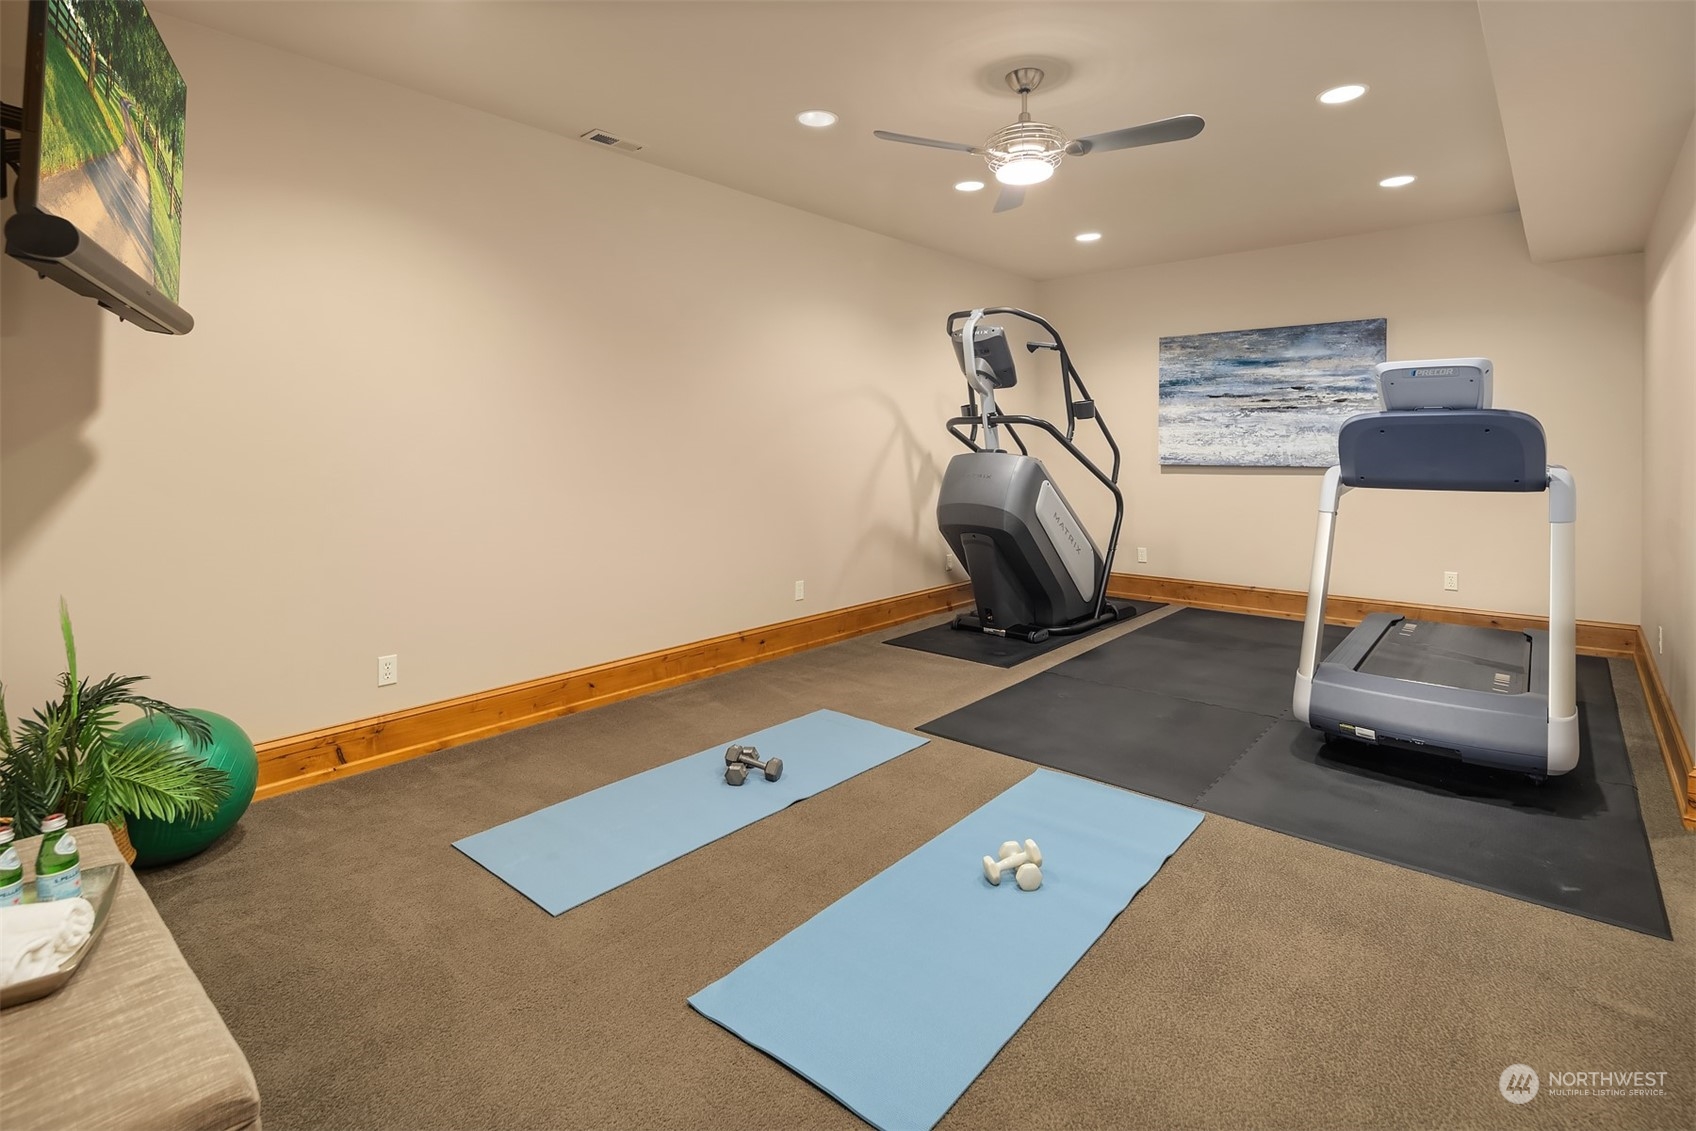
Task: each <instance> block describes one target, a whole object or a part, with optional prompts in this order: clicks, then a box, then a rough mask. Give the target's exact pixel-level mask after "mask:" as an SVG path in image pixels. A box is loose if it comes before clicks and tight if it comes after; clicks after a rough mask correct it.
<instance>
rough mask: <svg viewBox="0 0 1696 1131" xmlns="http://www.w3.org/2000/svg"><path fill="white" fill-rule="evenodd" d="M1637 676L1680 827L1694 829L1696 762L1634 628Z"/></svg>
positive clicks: (1644, 643) (1640, 633)
mask: <svg viewBox="0 0 1696 1131" xmlns="http://www.w3.org/2000/svg"><path fill="white" fill-rule="evenodd" d="M1635 658H1636V660H1637V679H1638V681H1639V682H1640V683H1642V684H1643V698H1644V699H1645V700H1646V701H1647V703H1648V706H1649V721H1650V722H1651V723H1653V724H1654V727H1655V737H1656V738H1657V739H1659V740H1660V743H1661V756H1662V757H1663V758H1665V759H1666V763H1667V777H1669V778H1671V779H1672V792H1673V796H1674V797H1676V798H1677V799H1678V811H1679V816H1680V817H1682V818H1683V819H1684V827H1685V828H1687V829H1692V830H1696V766H1693V764H1692V761H1691V756H1690V743H1689V741H1687V740H1686V738H1685V736H1684V730H1683V728H1682V727H1680V726H1679V725H1678V716H1677V715H1675V714H1674V713H1673V709H1672V700H1671V699H1670V698H1669V697H1668V696H1667V685H1666V684H1665V683H1663V682H1662V681H1661V669H1660V668H1659V667H1657V666H1656V665H1655V653H1654V652H1653V651H1652V650H1651V649H1650V647H1649V636H1648V634H1647V633H1645V632H1644V631H1643V630H1642V629H1641V628H1639V629H1638V630H1637V653H1636V657H1635Z"/></svg>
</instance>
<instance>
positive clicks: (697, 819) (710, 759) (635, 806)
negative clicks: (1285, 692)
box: [454, 711, 1040, 915]
mask: <svg viewBox="0 0 1696 1131" xmlns="http://www.w3.org/2000/svg"><path fill="white" fill-rule="evenodd" d="M732 741H734V742H740V743H741V744H742V745H744V746H755V747H758V748H759V751H760V757H761V758H772V757H778V758H782V759H783V776H782V777H781V778H779V779H778V780H777V781H774V782H770V781H766V780H765V778H764V777H763V776H761V774H760V773H759V771H757V770H756V771H754V773H753V774H752V776H751V777H750V778H749V779H748V782H747V784H746V785H741V786H733V785H729V784H727V783H726V782H725V780H724V749H725V746H729V745H730V742H726V743H725V744H724V746H715V747H713V748H712V749H710V750H703V751H701V752H700V753H699V754H691V755H690V756H689V757H687V758H679V759H678V760H677V761H675V762H669V763H667V764H666V765H663V766H657V767H655V768H654V769H652V770H648V771H646V772H644V773H640V774H637V775H635V776H634V777H628V778H625V779H624V780H622V781H616V782H613V783H612V784H611V785H604V786H602V787H601V788H599V789H596V790H591V791H590V792H588V793H585V794H582V795H580V796H578V797H573V798H570V799H568V800H566V801H561V802H560V803H559V804H557V805H550V806H548V807H547V808H546V809H540V810H538V811H536V812H534V813H531V814H530V815H528V816H525V817H519V818H518V819H517V820H514V821H508V822H507V823H506V824H504V825H496V826H495V827H494V828H492V829H489V830H487V831H485V832H480V833H476V834H475V835H472V836H468V837H466V838H465V839H463V840H458V841H455V842H454V847H455V848H457V849H459V850H460V851H461V852H463V853H465V854H466V855H467V856H469V857H471V859H473V860H475V861H477V863H479V864H481V865H483V867H485V868H487V869H488V870H489V871H491V872H493V873H494V874H495V875H496V876H498V877H499V878H500V879H502V880H505V881H506V882H507V883H508V884H511V885H512V886H513V887H514V888H517V889H518V891H519V892H521V893H522V894H523V895H524V896H525V897H527V898H528V899H530V900H531V901H532V902H534V903H535V904H536V905H537V906H539V907H540V908H542V910H544V911H546V912H547V913H548V914H549V915H558V914H560V913H562V912H565V911H569V910H571V909H572V908H573V907H576V906H577V905H578V904H579V903H587V902H589V901H590V900H591V899H594V898H595V897H596V896H597V895H602V894H604V893H606V892H609V891H611V890H612V889H613V888H616V887H618V886H620V885H621V884H627V883H629V882H630V881H631V880H633V879H635V878H636V877H637V876H640V875H642V874H644V873H646V872H651V871H653V870H654V869H655V868H658V867H659V866H660V865H661V864H666V863H669V862H670V861H672V860H676V859H677V858H678V857H679V856H683V855H686V854H688V853H690V852H693V851H695V850H696V849H697V848H700V847H701V846H702V845H705V844H711V843H712V842H713V841H715V840H717V839H718V838H719V837H722V836H728V835H729V834H730V833H733V832H735V831H736V830H737V829H740V828H744V827H746V826H748V825H751V824H753V823H754V822H755V821H758V820H760V819H761V818H762V817H769V816H771V815H772V814H773V813H776V812H778V811H779V810H781V809H785V808H788V807H789V806H790V805H793V804H794V803H795V802H797V801H800V800H802V799H804V798H808V797H811V796H812V795H813V794H815V793H821V792H823V791H824V790H827V789H829V788H830V787H831V786H833V785H837V784H840V783H841V782H845V781H847V780H848V779H849V778H851V777H853V776H854V775H856V774H861V773H864V772H865V771H867V770H869V769H871V768H872V767H873V766H880V765H882V764H883V763H885V762H887V761H889V760H890V759H891V758H895V757H899V756H900V755H902V754H905V753H907V751H909V750H914V749H917V748H918V747H920V746H923V745H924V744H925V743H926V742H927V741H929V740H928V739H925V738H921V737H919V736H918V735H913V734H908V733H907V732H906V731H904V730H895V729H894V728H893V727H886V726H880V725H879V724H877V723H869V722H867V721H866V720H864V719H856V718H855V717H853V716H852V715H844V714H841V713H840V712H837V711H814V712H813V713H812V714H810V715H802V716H801V717H800V718H798V719H790V720H789V721H788V722H786V723H779V724H777V725H776V726H774V727H767V728H766V729H765V730H762V731H756V732H754V733H753V734H749V735H744V736H742V737H741V738H737V739H733V740H732ZM1039 843H1040V842H1039ZM585 858H588V859H593V860H594V861H595V866H594V867H593V868H585V867H583V863H582V862H583V860H584V859H585Z"/></svg>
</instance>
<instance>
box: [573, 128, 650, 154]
mask: <svg viewBox="0 0 1696 1131" xmlns="http://www.w3.org/2000/svg"><path fill="white" fill-rule="evenodd" d="M577 136H578V137H580V138H582V139H583V140H584V141H586V142H589V143H590V144H591V145H604V146H606V147H607V148H608V149H616V150H618V151H619V152H620V153H635V152H636V151H637V150H639V149H641V148H642V143H641V142H639V141H626V140H625V139H624V138H621V137H615V136H613V135H612V134H609V133H607V131H605V130H590V131H589V132H588V133H583V134H578V135H577Z"/></svg>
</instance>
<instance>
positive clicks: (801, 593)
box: [795, 581, 807, 601]
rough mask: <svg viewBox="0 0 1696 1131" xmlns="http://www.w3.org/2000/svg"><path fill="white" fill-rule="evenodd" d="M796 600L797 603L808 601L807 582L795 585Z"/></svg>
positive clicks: (798, 582) (799, 582)
mask: <svg viewBox="0 0 1696 1131" xmlns="http://www.w3.org/2000/svg"><path fill="white" fill-rule="evenodd" d="M795 599H796V600H797V601H805V600H806V599H807V583H806V582H805V581H797V582H796V583H795Z"/></svg>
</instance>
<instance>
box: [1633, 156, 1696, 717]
mask: <svg viewBox="0 0 1696 1131" xmlns="http://www.w3.org/2000/svg"><path fill="white" fill-rule="evenodd" d="M1643 259H1644V264H1643V266H1644V277H1645V285H1646V288H1647V298H1646V303H1645V308H1646V315H1645V316H1646V322H1647V325H1646V333H1645V338H1646V341H1647V349H1646V351H1645V352H1646V358H1645V361H1646V373H1645V378H1644V385H1643V631H1644V633H1645V634H1646V635H1647V636H1648V638H1649V647H1650V648H1651V649H1655V648H1657V647H1659V649H1660V651H1659V653H1658V654H1657V655H1656V656H1655V664H1656V666H1657V667H1659V668H1660V670H1661V679H1662V681H1663V682H1665V684H1666V685H1667V694H1668V695H1670V696H1671V697H1672V704H1673V710H1674V711H1676V712H1677V714H1678V718H1679V722H1680V723H1681V724H1682V725H1683V729H1684V733H1685V734H1686V735H1687V736H1696V658H1693V657H1696V454H1693V453H1696V123H1693V124H1692V126H1691V130H1690V133H1689V135H1688V136H1686V137H1685V139H1684V151H1683V153H1681V154H1680V155H1679V158H1678V164H1677V166H1676V167H1675V168H1674V169H1673V174H1672V178H1671V179H1670V180H1669V181H1668V182H1667V188H1666V194H1665V195H1664V196H1663V197H1662V199H1661V205H1660V208H1659V210H1658V211H1657V212H1656V214H1655V222H1654V225H1653V227H1652V228H1651V229H1650V233H1649V243H1648V247H1647V249H1646V250H1645V253H1644V257H1643ZM1663 638H1664V639H1663Z"/></svg>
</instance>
